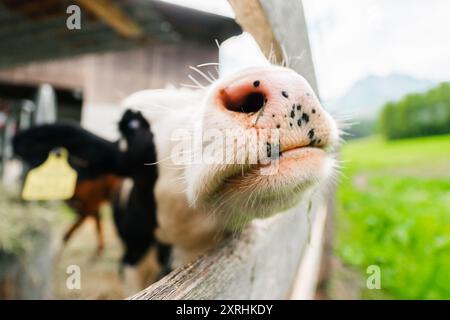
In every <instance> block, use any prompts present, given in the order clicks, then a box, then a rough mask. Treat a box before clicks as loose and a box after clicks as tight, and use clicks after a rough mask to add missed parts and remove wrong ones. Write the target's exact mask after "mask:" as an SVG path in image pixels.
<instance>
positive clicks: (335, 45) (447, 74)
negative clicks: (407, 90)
mask: <svg viewBox="0 0 450 320" xmlns="http://www.w3.org/2000/svg"><path fill="white" fill-rule="evenodd" d="M168 1H170V2H173V3H177V4H182V5H186V6H191V7H194V8H196V9H203V10H207V11H211V12H215V13H218V14H222V15H228V16H233V12H232V10H231V8H230V7H229V5H228V3H227V1H226V0H168ZM303 3H304V7H305V14H306V18H307V21H308V29H309V33H310V41H311V45H312V51H313V58H314V62H315V67H316V73H317V76H318V80H319V87H320V92H321V95H322V97H323V98H325V99H329V98H333V97H336V96H339V95H341V94H343V93H344V92H345V90H347V89H348V88H349V87H350V86H351V84H352V83H354V82H355V81H357V80H358V79H360V78H362V77H365V76H367V75H369V74H378V75H387V74H390V73H394V72H397V73H405V74H409V75H412V76H415V77H419V78H425V79H431V80H436V81H441V80H447V81H449V80H450V1H448V0H395V1H393V0H339V1H336V0H319V1H318V0H304V1H303Z"/></svg>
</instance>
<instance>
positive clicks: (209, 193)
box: [184, 66, 338, 228]
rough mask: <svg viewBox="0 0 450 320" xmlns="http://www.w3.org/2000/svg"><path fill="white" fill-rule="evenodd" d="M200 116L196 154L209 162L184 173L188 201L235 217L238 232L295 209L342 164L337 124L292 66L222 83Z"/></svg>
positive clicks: (208, 97)
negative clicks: (337, 158)
mask: <svg viewBox="0 0 450 320" xmlns="http://www.w3.org/2000/svg"><path fill="white" fill-rule="evenodd" d="M199 117H200V119H199V121H200V122H201V131H202V133H203V134H202V135H199V134H197V135H195V139H196V140H195V141H194V143H193V146H194V152H193V154H199V153H202V155H203V162H201V163H194V164H189V165H187V166H186V167H185V169H184V170H185V172H184V175H185V178H186V184H187V189H186V192H187V197H188V199H189V202H190V203H191V205H193V206H195V207H203V208H206V210H207V211H211V212H215V214H218V215H222V216H228V217H229V218H228V219H226V221H228V222H227V226H228V227H230V228H236V227H240V226H241V225H242V224H244V223H246V222H247V221H249V220H251V219H252V218H255V217H267V216H270V215H272V214H274V213H276V212H280V211H283V210H285V209H288V208H290V207H292V206H294V205H295V204H296V203H298V202H299V200H300V199H301V198H302V196H304V195H305V193H307V192H308V191H309V190H311V189H312V188H313V187H314V186H317V185H320V184H322V183H323V182H326V181H327V179H328V178H329V177H330V175H331V174H332V172H333V168H334V167H335V160H334V157H333V155H332V154H331V152H332V150H333V148H334V147H335V145H336V144H337V141H338V133H337V132H338V130H337V127H336V124H335V122H334V120H333V119H332V118H331V117H330V116H329V115H328V113H327V112H326V111H325V110H324V109H323V108H322V106H321V105H320V103H319V100H318V99H317V97H316V95H315V94H314V92H313V91H312V89H311V87H310V86H309V84H308V83H307V82H306V80H305V79H304V78H303V77H301V76H300V75H298V74H297V73H295V72H294V71H292V70H290V69H287V68H282V67H277V66H264V67H253V68H248V69H245V70H242V71H240V72H237V73H235V74H233V75H230V76H228V77H226V78H224V79H221V80H220V81H217V82H216V83H215V84H214V85H213V86H212V87H211V88H210V89H209V90H208V93H207V95H206V99H205V100H204V102H203V104H202V111H201V112H200V113H199ZM200 138H202V141H200Z"/></svg>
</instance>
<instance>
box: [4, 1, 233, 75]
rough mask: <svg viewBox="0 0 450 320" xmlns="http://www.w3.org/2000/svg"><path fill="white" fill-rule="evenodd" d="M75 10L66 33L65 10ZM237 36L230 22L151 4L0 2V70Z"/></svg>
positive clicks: (138, 2)
mask: <svg viewBox="0 0 450 320" xmlns="http://www.w3.org/2000/svg"><path fill="white" fill-rule="evenodd" d="M71 4H77V5H79V7H80V8H81V29H80V30H69V29H68V28H67V27H66V19H67V18H68V16H69V14H67V13H66V9H67V7H68V6H69V5H71ZM239 32H240V27H239V26H238V25H237V24H236V23H235V22H234V20H233V19H231V18H227V17H223V16H219V15H214V14H210V13H206V12H202V11H197V10H193V9H189V8H185V7H180V6H176V5H173V4H169V3H165V2H161V1H151V0H122V1H120V0H94V1H93V0H75V1H68V0H40V1H29V0H0V68H6V67H12V66H15V65H18V64H21V63H26V62H31V61H38V60H49V59H57V58H63V57H68V56H73V55H78V54H84V53H92V52H101V51H111V50H124V49H129V48H132V47H136V46H140V45H149V44H152V43H155V44H157V43H162V42H182V41H195V42H199V43H202V44H204V45H215V44H214V39H218V40H222V39H225V38H227V37H229V36H231V35H234V34H237V33H239Z"/></svg>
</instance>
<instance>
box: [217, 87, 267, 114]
mask: <svg viewBox="0 0 450 320" xmlns="http://www.w3.org/2000/svg"><path fill="white" fill-rule="evenodd" d="M264 103H265V96H264V94H262V93H261V92H251V93H249V94H247V95H245V96H243V97H239V99H237V101H236V100H232V99H225V100H224V105H225V108H227V109H228V110H230V111H235V112H243V113H252V112H256V111H259V110H260V109H261V108H262V107H263V106H264Z"/></svg>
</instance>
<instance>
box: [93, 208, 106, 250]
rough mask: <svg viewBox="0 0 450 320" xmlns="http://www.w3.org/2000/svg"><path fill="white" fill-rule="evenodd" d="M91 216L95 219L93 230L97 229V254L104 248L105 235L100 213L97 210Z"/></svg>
mask: <svg viewBox="0 0 450 320" xmlns="http://www.w3.org/2000/svg"><path fill="white" fill-rule="evenodd" d="M93 217H94V220H95V230H96V231H97V255H98V256H99V255H100V254H101V253H102V252H103V250H104V249H105V236H104V233H103V225H102V221H101V218H100V213H99V212H97V213H96V214H95V215H94V216H93Z"/></svg>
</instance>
